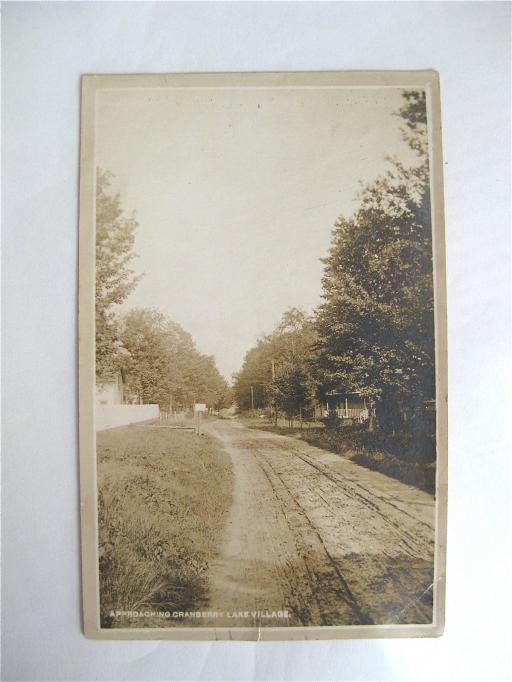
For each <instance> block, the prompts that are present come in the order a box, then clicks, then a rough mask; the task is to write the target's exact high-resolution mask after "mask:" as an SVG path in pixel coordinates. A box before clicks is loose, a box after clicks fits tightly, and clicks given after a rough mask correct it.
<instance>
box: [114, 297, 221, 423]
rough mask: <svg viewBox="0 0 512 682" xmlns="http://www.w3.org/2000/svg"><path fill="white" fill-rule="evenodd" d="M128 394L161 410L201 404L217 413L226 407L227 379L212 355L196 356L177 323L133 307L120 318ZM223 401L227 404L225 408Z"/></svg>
mask: <svg viewBox="0 0 512 682" xmlns="http://www.w3.org/2000/svg"><path fill="white" fill-rule="evenodd" d="M120 329H121V341H122V344H123V347H124V348H125V349H126V353H127V354H126V357H125V361H124V364H125V368H126V370H127V383H128V390H129V392H131V393H133V394H136V395H137V396H139V397H140V398H141V399H142V402H144V403H158V404H159V405H160V407H161V409H162V410H164V411H174V410H181V409H186V408H189V407H191V406H192V405H193V404H194V403H196V402H205V403H206V404H207V405H208V406H209V407H210V408H213V409H216V410H219V409H222V407H226V406H227V405H229V404H230V402H228V401H229V400H230V391H229V386H228V384H227V382H226V380H225V379H224V378H223V377H222V376H221V374H220V373H219V371H218V370H217V368H216V366H215V361H214V359H213V357H212V356H206V355H202V354H201V353H199V352H198V351H197V349H196V347H195V345H194V342H193V340H192V337H191V336H190V334H189V333H188V332H186V331H185V330H184V329H183V328H182V327H181V326H180V325H179V324H177V323H176V322H173V321H172V320H170V319H169V318H167V317H166V316H165V315H164V314H163V313H161V312H160V311H159V310H156V309H154V308H135V309H132V310H130V311H129V312H128V313H127V314H126V315H125V316H124V318H123V319H122V322H121V325H120ZM226 403H227V404H226Z"/></svg>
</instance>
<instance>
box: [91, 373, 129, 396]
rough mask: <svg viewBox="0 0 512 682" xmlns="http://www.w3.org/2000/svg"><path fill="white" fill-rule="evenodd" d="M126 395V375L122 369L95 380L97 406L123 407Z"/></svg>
mask: <svg viewBox="0 0 512 682" xmlns="http://www.w3.org/2000/svg"><path fill="white" fill-rule="evenodd" d="M126 393H127V391H126V374H125V371H124V370H123V369H120V370H118V371H117V372H112V374H111V375H109V376H106V377H103V378H102V379H97V380H96V403H97V404H98V405H125V404H126V402H127V400H126Z"/></svg>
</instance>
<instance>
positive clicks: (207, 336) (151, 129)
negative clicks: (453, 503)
mask: <svg viewBox="0 0 512 682" xmlns="http://www.w3.org/2000/svg"><path fill="white" fill-rule="evenodd" d="M445 316H446V306H445V274H444V228H443V197H442V158H441V137H440V105H439V85H438V78H437V74H435V73H434V72H375V73H369V72H361V73H357V72H348V73H334V72H333V73H329V72H326V73H302V74H301V73H290V74H283V73H281V74H279V73H273V74H270V73H268V74H194V75H169V76H166V75H152V76H85V77H84V78H83V93H82V140H81V191H80V450H81V452H80V459H81V494H82V548H83V551H82V562H83V591H84V629H85V633H86V635H88V636H91V637H97V638H101V637H105V638H111V639H118V638H154V639H163V638H191V639H194V638H195V639H208V638H212V639H222V638H226V639H285V638H297V639H300V638H311V639H313V638H329V637H332V638H335V637H372V636H378V637H386V636H421V635H439V634H441V633H442V629H443V621H444V564H445V558H444V557H445V533H446V527H445V526H446V520H445V513H446V457H447V454H446V440H447V435H446V433H447V425H446V400H447V387H446V341H445V336H446V322H445Z"/></svg>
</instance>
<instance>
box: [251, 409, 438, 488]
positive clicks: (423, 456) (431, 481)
mask: <svg viewBox="0 0 512 682" xmlns="http://www.w3.org/2000/svg"><path fill="white" fill-rule="evenodd" d="M240 418H241V420H242V421H243V423H244V424H246V426H249V427H250V428H253V429H261V430H264V431H271V432H272V433H278V434H280V435H282V436H292V437H294V438H300V439H301V440H304V441H305V442H306V443H309V444H310V445H315V446H316V447H319V448H323V449H324V450H329V451H330V452H335V453H336V454H339V455H342V456H343V457H345V458H347V459H350V460H352V461H353V462H356V463H357V464H360V465H361V466H364V467H367V468H368V469H372V470H373V471H379V472H381V473H383V474H386V475H387V476H391V477H392V478H396V479H397V480H399V481H402V482H403V483H407V484H409V485H413V486H415V487H416V488H420V489H421V490H425V491H426V492H428V493H432V494H433V493H434V491H435V477H436V462H435V459H436V449H435V440H434V438H433V437H430V436H426V435H415V436H413V435H411V434H405V433H396V434H390V433H385V432H383V431H379V430H375V431H372V432H368V431H367V430H366V429H364V428H361V427H357V426H356V427H350V426H346V427H341V428H337V429H326V428H325V427H318V426H314V427H308V425H307V424H304V425H303V428H302V429H300V428H293V429H290V428H287V427H286V426H284V424H283V425H279V426H274V424H273V422H272V420H271V419H260V418H259V417H252V416H250V415H248V414H244V415H241V417H240Z"/></svg>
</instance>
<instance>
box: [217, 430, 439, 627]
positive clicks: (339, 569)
mask: <svg viewBox="0 0 512 682" xmlns="http://www.w3.org/2000/svg"><path fill="white" fill-rule="evenodd" d="M205 430H206V431H207V432H208V433H209V434H210V435H212V436H214V437H215V438H217V439H218V440H219V441H221V443H222V445H223V447H224V448H225V450H226V451H227V452H228V453H229V455H230V456H231V459H232V463H233V471H234V476H235V489H234V499H233V505H232V508H231V511H230V514H229V518H228V521H227V525H226V531H225V537H224V541H223V544H222V547H221V552H220V557H219V559H218V560H217V561H216V562H214V563H212V565H211V566H210V603H209V608H210V609H212V610H213V611H221V612H224V613H230V614H231V615H230V616H227V617H226V618H229V620H225V619H224V620H223V619H220V620H218V622H217V625H218V626H226V625H236V626H254V625H263V626H264V625H273V626H275V625H281V626H283V625H301V624H302V625H335V624H338V625H341V624H343V625H351V624H372V623H374V624H380V623H429V622H431V620H432V582H433V561H434V559H433V556H434V500H433V498H432V496H430V495H428V494H427V493H425V492H422V491H420V490H416V489H415V488H412V487H410V486H407V485H404V484H403V483H400V482H398V481H395V480H393V479H391V478H388V477H386V476H384V475H382V474H379V473H376V472H372V471H369V470H368V469H365V468H363V467H360V466H358V465H357V464H354V463H352V462H349V461H347V460H345V459H343V458H342V457H339V456H337V455H334V454H332V453H329V452H325V451H323V450H320V449H318V448H314V447H312V446H310V445H307V444H305V443H303V442H301V441H299V440H297V439H294V438H289V437H285V436H279V435H276V434H273V433H268V432H263V431H256V430H251V429H248V428H247V427H246V426H244V425H243V424H241V423H240V422H238V421H236V420H219V421H215V422H209V423H207V424H205ZM283 610H287V611H288V614H289V617H288V618H287V619H283V618H279V617H278V614H276V613H273V612H278V611H283ZM240 612H242V613H240ZM257 612H260V613H257ZM261 612H263V614H262V613H261ZM235 613H238V614H239V615H238V616H235V617H233V614H235Z"/></svg>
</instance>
